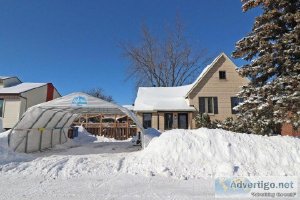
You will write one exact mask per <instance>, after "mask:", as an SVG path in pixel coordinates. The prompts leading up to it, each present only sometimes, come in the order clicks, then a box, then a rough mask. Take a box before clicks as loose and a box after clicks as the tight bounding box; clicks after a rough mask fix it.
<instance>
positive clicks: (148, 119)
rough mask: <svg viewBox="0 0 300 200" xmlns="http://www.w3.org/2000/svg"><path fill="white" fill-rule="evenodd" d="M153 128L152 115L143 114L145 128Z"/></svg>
mask: <svg viewBox="0 0 300 200" xmlns="http://www.w3.org/2000/svg"><path fill="white" fill-rule="evenodd" d="M151 126H152V114H151V113H143V127H144V128H145V129H147V128H151Z"/></svg>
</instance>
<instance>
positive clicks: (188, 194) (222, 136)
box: [0, 128, 300, 199]
mask: <svg viewBox="0 0 300 200" xmlns="http://www.w3.org/2000/svg"><path fill="white" fill-rule="evenodd" d="M151 132H152V134H153V132H154V130H151ZM7 134H8V132H4V133H0V199H69V198H72V199H211V198H213V197H214V186H213V184H214V182H213V180H214V179H213V178H214V177H215V176H269V175H271V176H284V175H294V176H300V171H299V169H300V139H298V138H292V137H282V136H274V137H263V136H256V135H247V134H238V133H232V132H228V131H223V130H209V129H204V128H202V129H198V130H172V131H167V132H164V133H163V134H162V135H161V136H159V137H154V138H153V139H152V141H151V142H150V143H149V145H148V146H147V147H146V148H145V149H144V150H141V149H140V147H137V146H133V145H132V143H131V141H130V140H127V141H116V140H114V139H109V138H104V137H94V136H91V135H88V134H87V133H85V131H84V130H83V129H81V131H80V134H79V137H78V138H76V139H75V140H73V141H69V142H68V143H66V144H64V145H60V146H56V148H55V149H53V150H51V151H44V152H39V153H34V154H19V153H15V152H12V151H11V150H9V149H8V147H7ZM156 134H157V133H156ZM154 135H155V134H154Z"/></svg>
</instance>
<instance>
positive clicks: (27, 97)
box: [0, 76, 61, 129]
mask: <svg viewBox="0 0 300 200" xmlns="http://www.w3.org/2000/svg"><path fill="white" fill-rule="evenodd" d="M60 96H61V95H60V94H59V93H58V91H57V90H56V88H55V87H54V86H53V85H52V83H23V82H21V81H20V79H19V78H18V77H8V76H0V118H2V119H1V121H2V123H3V124H2V125H3V128H5V129H9V128H12V127H13V126H14V125H15V124H16V123H17V122H18V121H19V119H20V117H21V116H22V115H23V113H24V112H25V111H26V110H27V108H29V107H31V106H33V105H36V104H39V103H42V102H46V101H50V100H52V99H55V98H57V97H60Z"/></svg>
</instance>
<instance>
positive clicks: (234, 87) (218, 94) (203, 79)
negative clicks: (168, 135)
mask: <svg viewBox="0 0 300 200" xmlns="http://www.w3.org/2000/svg"><path fill="white" fill-rule="evenodd" d="M236 68H237V66H236V65H235V64H234V63H233V62H232V61H231V60H230V59H229V58H228V56H226V55H225V54H224V53H221V54H220V55H219V56H218V57H217V58H215V60H214V61H213V62H212V63H211V64H210V65H208V66H207V67H206V68H205V69H204V70H203V71H202V73H201V74H200V75H199V77H198V78H197V79H196V80H195V81H194V83H192V84H190V85H185V86H179V87H140V88H139V89H138V93H137V97H136V100H135V103H134V109H133V110H134V112H136V113H137V115H138V117H139V119H140V121H142V122H143V126H144V127H145V128H149V127H152V128H156V129H159V130H161V131H164V130H168V129H173V128H182V129H191V128H196V127H195V126H196V125H195V121H194V117H195V116H196V114H197V113H208V114H209V115H210V118H211V119H219V120H224V119H225V118H227V117H233V118H234V117H235V110H233V107H235V106H236V105H238V104H239V102H240V99H239V98H237V97H236V95H237V93H238V92H239V91H240V90H241V87H242V86H243V85H246V84H247V83H248V82H249V80H248V79H247V78H243V77H241V76H240V75H239V74H238V73H237V71H236Z"/></svg>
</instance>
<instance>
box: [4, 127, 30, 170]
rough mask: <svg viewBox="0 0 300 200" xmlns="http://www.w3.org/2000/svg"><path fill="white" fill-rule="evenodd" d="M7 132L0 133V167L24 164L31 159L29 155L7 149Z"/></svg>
mask: <svg viewBox="0 0 300 200" xmlns="http://www.w3.org/2000/svg"><path fill="white" fill-rule="evenodd" d="M8 134H9V131H5V132H2V133H1V132H0V165H3V164H7V163H12V162H24V161H28V160H30V159H31V158H32V156H30V155H29V154H22V153H16V152H13V151H12V150H11V149H9V148H8V143H7V137H8Z"/></svg>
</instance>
